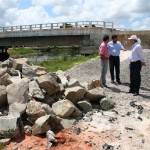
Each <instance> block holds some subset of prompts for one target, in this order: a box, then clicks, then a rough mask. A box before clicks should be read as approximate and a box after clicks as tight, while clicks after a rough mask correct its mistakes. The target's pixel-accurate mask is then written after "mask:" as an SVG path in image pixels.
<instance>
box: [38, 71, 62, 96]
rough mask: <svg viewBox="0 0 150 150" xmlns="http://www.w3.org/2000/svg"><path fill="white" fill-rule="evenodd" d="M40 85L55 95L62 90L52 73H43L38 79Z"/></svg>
mask: <svg viewBox="0 0 150 150" xmlns="http://www.w3.org/2000/svg"><path fill="white" fill-rule="evenodd" d="M37 81H38V83H39V86H40V87H41V88H42V89H44V90H45V91H46V92H47V93H48V94H49V95H54V94H55V93H57V92H59V91H60V87H59V84H58V83H57V82H56V80H55V79H54V78H53V77H52V76H51V75H49V74H48V75H43V76H40V77H39V78H38V79H37Z"/></svg>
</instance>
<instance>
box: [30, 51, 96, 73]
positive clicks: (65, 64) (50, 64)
mask: <svg viewBox="0 0 150 150" xmlns="http://www.w3.org/2000/svg"><path fill="white" fill-rule="evenodd" d="M96 57H97V55H96V54H93V55H90V56H87V57H85V56H81V57H76V58H65V59H64V58H62V59H53V60H51V59H49V60H47V61H43V62H33V64H35V65H39V66H42V67H46V68H47V69H48V70H49V71H50V72H56V71H58V70H62V71H66V70H68V69H70V68H72V67H73V66H75V65H78V64H81V63H83V62H85V61H88V60H90V59H91V58H96Z"/></svg>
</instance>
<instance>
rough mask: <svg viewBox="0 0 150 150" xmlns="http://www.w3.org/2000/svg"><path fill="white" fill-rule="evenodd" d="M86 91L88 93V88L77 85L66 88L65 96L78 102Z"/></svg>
mask: <svg viewBox="0 0 150 150" xmlns="http://www.w3.org/2000/svg"><path fill="white" fill-rule="evenodd" d="M85 93H86V90H85V89H84V88H82V87H80V86H76V87H72V88H66V91H65V96H66V99H68V100H70V101H71V102H72V103H74V104H76V103H77V102H79V101H80V100H81V99H82V98H83V97H84V95H85Z"/></svg>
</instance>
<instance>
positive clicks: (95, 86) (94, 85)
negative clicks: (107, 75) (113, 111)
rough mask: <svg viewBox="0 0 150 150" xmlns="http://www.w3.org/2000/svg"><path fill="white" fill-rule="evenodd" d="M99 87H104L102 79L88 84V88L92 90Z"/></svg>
mask: <svg viewBox="0 0 150 150" xmlns="http://www.w3.org/2000/svg"><path fill="white" fill-rule="evenodd" d="M97 87H102V88H103V87H104V86H103V84H102V83H101V82H100V80H93V81H92V82H91V83H89V84H88V90H92V89H94V88H97Z"/></svg>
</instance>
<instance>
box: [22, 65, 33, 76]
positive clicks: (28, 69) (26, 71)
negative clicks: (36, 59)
mask: <svg viewBox="0 0 150 150" xmlns="http://www.w3.org/2000/svg"><path fill="white" fill-rule="evenodd" d="M22 74H23V75H25V76H28V77H30V78H33V77H36V72H35V71H34V70H33V69H32V66H30V65H28V64H23V65H22Z"/></svg>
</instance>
